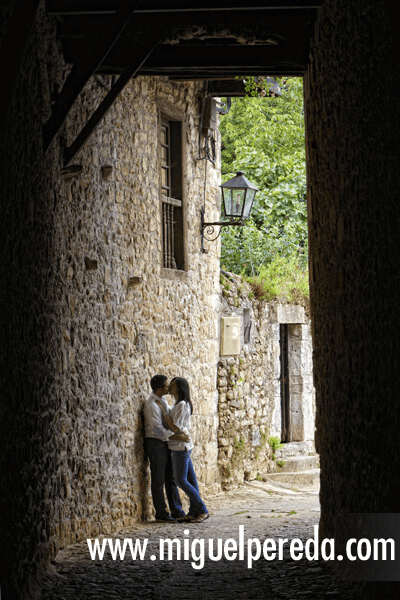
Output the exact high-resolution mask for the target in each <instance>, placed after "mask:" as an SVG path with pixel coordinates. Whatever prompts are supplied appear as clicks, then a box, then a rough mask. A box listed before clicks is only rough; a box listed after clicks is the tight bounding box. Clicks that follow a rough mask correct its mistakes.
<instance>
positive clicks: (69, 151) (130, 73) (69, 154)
mask: <svg viewBox="0 0 400 600" xmlns="http://www.w3.org/2000/svg"><path fill="white" fill-rule="evenodd" d="M161 35H162V33H161V32H160V31H159V32H157V31H153V37H152V38H148V39H147V43H146V44H142V45H141V46H140V47H139V48H138V49H137V51H136V52H133V55H134V56H135V61H134V62H133V63H132V64H131V65H130V66H129V67H128V68H127V69H126V70H125V71H124V72H123V73H122V75H121V76H120V77H119V78H118V81H117V82H116V83H115V84H114V85H113V87H112V88H111V90H110V91H109V92H108V94H107V96H106V97H105V98H104V100H103V101H102V102H101V104H100V105H99V107H98V108H97V109H96V110H95V112H94V113H93V115H92V116H91V117H90V119H89V121H88V122H87V123H86V125H85V126H84V127H83V129H82V131H81V132H80V134H79V135H78V136H77V138H76V139H75V141H74V142H73V143H72V144H71V145H70V146H68V147H67V148H66V149H65V152H64V166H65V167H66V166H67V165H68V164H69V163H70V162H71V161H72V159H73V158H74V157H75V155H76V154H77V153H78V152H79V150H80V149H81V148H82V147H83V145H84V144H85V143H86V142H87V141H88V140H89V139H90V137H91V136H92V134H93V133H94V131H95V129H96V127H97V125H98V124H99V123H100V121H101V120H102V118H103V117H104V115H105V114H106V113H107V112H108V111H109V110H110V108H111V107H112V105H113V103H114V102H115V100H116V98H117V97H118V96H119V94H120V93H121V92H122V90H123V89H124V87H125V86H126V85H127V83H128V82H129V81H130V79H131V78H132V77H134V76H135V75H136V73H137V72H138V70H139V69H140V67H141V66H142V65H143V63H144V62H145V61H146V59H147V58H148V56H150V54H151V53H152V51H153V49H154V48H155V47H156V46H157V45H158V43H159V42H160V40H161Z"/></svg>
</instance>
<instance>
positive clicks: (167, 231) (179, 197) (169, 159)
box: [160, 117, 185, 271]
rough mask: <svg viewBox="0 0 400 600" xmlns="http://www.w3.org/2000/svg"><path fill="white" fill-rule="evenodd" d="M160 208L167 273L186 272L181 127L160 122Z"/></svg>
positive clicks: (176, 123) (177, 124)
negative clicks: (169, 271) (173, 271)
mask: <svg viewBox="0 0 400 600" xmlns="http://www.w3.org/2000/svg"><path fill="white" fill-rule="evenodd" d="M160 146H161V205H162V231H163V257H162V264H163V267H164V269H176V270H180V271H184V270H185V243H184V237H185V236H184V216H183V211H184V198H183V184H182V182H183V174H182V171H183V168H182V123H181V122H180V121H177V120H172V119H169V118H167V117H162V118H161V140H160Z"/></svg>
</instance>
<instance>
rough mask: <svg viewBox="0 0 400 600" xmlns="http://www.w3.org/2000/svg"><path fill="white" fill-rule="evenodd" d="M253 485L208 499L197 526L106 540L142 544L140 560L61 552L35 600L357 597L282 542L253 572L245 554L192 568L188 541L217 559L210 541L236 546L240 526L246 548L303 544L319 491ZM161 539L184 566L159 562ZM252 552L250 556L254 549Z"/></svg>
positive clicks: (79, 549)
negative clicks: (173, 545)
mask: <svg viewBox="0 0 400 600" xmlns="http://www.w3.org/2000/svg"><path fill="white" fill-rule="evenodd" d="M256 486H257V487H254V486H251V485H245V486H242V487H241V488H239V489H237V490H232V491H230V492H224V493H221V494H218V495H214V496H212V497H211V496H210V497H208V498H207V499H206V504H207V506H208V508H209V511H210V514H211V516H210V518H209V519H208V520H206V521H204V522H203V523H201V524H196V525H195V524H187V523H183V524H177V523H176V524H169V523H168V524H166V523H156V522H149V523H144V524H140V523H139V524H137V526H135V528H130V529H129V530H126V531H122V532H120V533H119V535H118V536H113V538H114V539H116V538H119V539H121V540H123V539H124V538H132V539H133V545H135V542H136V540H137V539H140V540H141V541H143V540H145V539H147V540H148V545H147V549H146V555H145V558H144V559H143V560H140V559H138V558H137V559H136V560H132V558H131V555H130V554H129V557H128V555H127V556H126V557H125V559H124V560H120V559H117V560H113V559H112V557H111V554H110V551H109V549H108V548H107V550H106V552H105V554H104V558H103V560H99V559H96V560H92V559H91V557H90V553H89V550H88V546H87V543H86V542H85V543H80V544H75V545H73V546H70V547H68V548H66V549H64V550H62V551H61V552H60V553H59V554H58V556H57V557H56V559H55V560H54V561H53V563H52V565H50V568H49V570H48V574H47V576H46V579H45V581H44V582H43V586H42V589H41V592H40V595H39V599H40V600H56V599H57V600H80V599H81V600H84V599H92V598H96V599H97V600H114V599H115V600H116V599H124V598H126V599H137V598H138V599H142V598H150V599H153V598H154V599H155V598H157V599H160V600H163V599H170V598H174V597H177V598H180V599H183V600H186V599H188V600H189V599H190V600H196V599H201V600H214V599H217V598H218V599H221V598H222V599H225V598H237V597H242V598H249V599H250V598H253V599H261V598H262V599H264V598H269V599H271V600H278V599H289V600H291V599H294V598H305V599H307V598H310V599H313V600H314V599H318V600H319V599H320V598H321V599H325V598H326V599H328V598H329V599H336V598H338V599H339V598H340V599H345V600H352V599H354V598H361V597H362V594H361V593H360V592H361V591H360V589H359V587H357V586H358V584H348V583H347V584H344V583H342V582H340V581H339V580H338V579H337V578H336V576H335V570H334V568H332V565H331V563H328V562H324V561H308V560H306V559H302V560H299V561H294V560H292V559H291V558H290V555H289V548H288V544H284V545H283V560H278V558H276V559H275V560H270V561H267V560H265V559H264V558H263V556H262V555H261V558H260V559H259V560H255V561H254V562H253V563H252V568H249V567H248V563H247V552H245V553H244V560H239V559H238V558H236V559H235V560H228V559H227V558H226V557H225V556H224V557H223V558H222V559H221V560H219V561H211V560H210V559H209V558H206V560H205V564H204V567H203V568H201V569H195V568H193V567H192V565H191V562H193V561H194V559H195V556H194V554H195V553H196V552H198V551H199V544H200V543H199V542H196V543H195V545H194V546H193V547H192V545H191V544H192V542H193V540H194V539H195V538H197V539H203V540H204V543H205V548H206V553H208V540H209V538H213V540H214V552H215V553H216V552H217V539H221V540H224V542H223V543H224V544H225V540H227V539H228V538H233V539H235V540H236V541H238V540H239V528H240V526H243V528H244V529H243V531H244V541H245V548H246V543H247V539H248V538H257V539H258V540H259V541H260V543H261V544H262V543H263V542H264V540H265V539H266V538H273V539H274V540H275V541H276V543H277V544H279V539H281V540H283V539H285V538H288V539H289V542H290V540H291V539H293V538H300V539H301V540H302V541H303V542H305V541H306V540H307V539H308V538H313V537H314V526H315V525H317V524H318V521H319V514H320V513H319V499H318V492H316V491H314V492H304V491H303V492H298V493H294V492H292V493H290V492H289V493H271V492H268V491H267V487H266V486H264V488H263V484H262V483H260V484H258V482H257V484H256ZM104 537H106V536H104ZM160 538H170V539H174V538H178V539H180V541H181V543H182V552H183V549H184V547H185V542H184V540H186V547H188V548H189V556H188V558H189V560H184V556H183V555H182V556H181V560H179V561H178V560H172V557H171V560H167V559H164V560H160V558H159V556H160V548H159V540H160ZM100 539H101V538H100ZM188 540H190V542H189V541H188ZM196 544H197V545H196ZM231 544H233V543H231ZM232 547H233V546H232ZM192 548H193V549H194V550H193V554H192V550H191V549H192ZM252 552H253V553H254V554H255V552H256V547H255V546H253V547H252ZM127 554H128V553H127ZM151 557H152V558H151ZM195 564H196V562H195ZM197 565H199V562H198V561H197Z"/></svg>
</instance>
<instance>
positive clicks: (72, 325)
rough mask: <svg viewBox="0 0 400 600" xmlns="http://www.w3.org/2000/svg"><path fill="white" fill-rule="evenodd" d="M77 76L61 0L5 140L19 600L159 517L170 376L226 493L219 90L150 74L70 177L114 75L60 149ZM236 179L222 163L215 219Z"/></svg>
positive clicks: (10, 422)
mask: <svg viewBox="0 0 400 600" xmlns="http://www.w3.org/2000/svg"><path fill="white" fill-rule="evenodd" d="M67 72H68V66H66V65H64V64H63V61H62V57H61V49H60V46H59V43H58V42H57V38H56V23H55V21H53V20H52V19H49V18H47V17H46V15H45V13H44V2H43V3H41V5H40V8H39V13H38V16H37V20H36V22H35V24H34V26H33V31H32V35H31V38H30V39H29V41H28V44H27V48H26V52H25V55H24V59H23V65H22V68H21V72H20V74H19V78H18V82H17V88H16V90H15V94H14V97H13V102H12V105H11V108H10V110H9V112H8V114H7V117H6V123H7V127H6V130H5V131H4V132H3V133H2V138H1V167H2V179H3V190H2V191H3V204H2V219H1V224H0V229H1V235H0V238H1V240H2V260H1V277H2V286H1V292H0V294H1V299H0V306H1V316H0V319H1V339H2V347H1V363H2V364H1V368H2V396H3V398H4V400H3V401H2V406H1V418H0V421H1V439H2V452H1V459H0V460H1V472H2V482H1V506H0V508H1V514H2V520H1V521H2V522H1V531H0V539H1V545H2V549H3V553H2V555H4V556H5V558H4V561H3V560H2V562H1V570H2V573H1V583H2V589H3V591H4V593H6V591H7V590H8V589H12V590H13V592H12V593H13V594H14V595H13V597H17V596H18V593H21V594H22V590H23V589H24V586H25V585H27V582H28V579H29V577H30V580H29V581H30V585H32V586H33V585H34V580H35V578H36V577H37V576H38V573H39V571H40V566H41V565H42V566H43V565H44V564H45V563H46V561H47V560H48V559H49V558H51V557H52V556H54V555H55V554H56V552H57V551H58V550H59V549H60V548H61V547H63V546H65V545H66V544H70V543H72V542H75V541H78V540H82V539H84V538H86V537H93V536H96V535H98V534H99V533H100V532H102V533H107V532H112V531H116V530H117V529H120V528H122V527H124V526H127V525H129V524H130V523H132V522H133V521H136V520H138V519H146V518H148V517H151V514H152V506H151V500H150V496H149V474H148V467H147V461H146V460H145V457H144V452H143V423H142V417H141V410H142V407H143V403H144V400H145V398H146V396H147V395H148V393H149V391H150V388H149V381H150V378H151V376H152V375H154V374H155V373H157V372H163V373H165V374H166V375H167V376H168V377H172V376H173V375H180V376H184V377H186V378H187V379H188V380H189V382H190V384H191V389H192V398H193V403H194V412H195V416H194V419H193V422H194V436H193V437H194V441H195V446H196V448H195V452H194V462H195V465H196V472H197V475H198V478H199V482H200V487H201V489H202V490H203V489H204V488H205V487H207V489H210V490H214V491H215V490H218V489H220V484H219V472H218V468H217V464H216V460H217V415H216V406H217V392H216V386H215V382H216V375H217V370H216V369H217V362H218V327H217V313H216V308H217V307H218V295H219V259H218V252H219V246H218V244H214V245H212V246H210V248H209V254H207V255H204V254H201V253H200V243H201V240H200V208H201V206H202V204H203V187H204V170H205V161H198V160H196V158H197V157H198V152H199V149H198V132H199V123H200V119H199V117H198V115H199V114H200V112H201V104H202V89H203V86H202V84H194V83H192V84H188V85H185V84H176V83H173V82H168V81H167V80H163V79H160V78H158V79H157V78H146V79H144V78H142V79H137V80H134V81H132V82H131V84H129V85H128V86H127V88H126V89H125V90H124V92H123V93H122V94H121V96H120V97H119V98H118V100H117V101H116V103H115V105H114V107H113V108H112V109H111V110H110V112H109V113H108V114H107V115H106V117H105V118H104V120H103V122H102V123H101V125H100V126H99V128H98V129H97V130H96V132H95V133H94V135H93V136H92V138H91V139H90V141H89V143H88V144H87V145H86V146H85V147H84V148H83V149H82V150H81V151H80V153H79V154H78V155H77V157H76V158H75V159H74V163H75V164H79V165H80V166H82V170H81V172H80V174H79V175H77V176H75V177H69V176H68V175H65V176H63V175H62V167H63V162H62V148H63V144H64V143H65V142H66V143H67V144H70V143H71V142H72V141H73V139H74V137H75V135H76V134H77V133H78V132H79V130H80V128H81V127H82V125H83V124H84V123H85V122H86V121H87V119H88V117H89V116H90V114H91V113H92V111H93V108H94V107H95V106H97V104H98V103H99V101H100V100H101V98H103V97H104V95H105V94H106V93H107V91H108V89H109V85H110V80H109V78H96V77H95V78H92V79H91V80H90V82H89V83H88V84H87V85H86V87H85V88H84V90H83V91H82V93H81V95H80V97H79V99H78V100H77V101H76V103H75V105H74V108H73V110H72V111H71V114H70V115H69V117H68V119H67V122H66V123H65V125H64V127H63V129H62V131H61V133H60V136H58V137H57V138H56V139H55V140H54V141H53V143H52V144H51V146H50V148H49V151H48V153H47V154H46V156H44V155H43V150H42V125H43V124H44V123H45V122H46V121H47V119H48V117H49V116H50V110H51V102H50V100H51V92H53V91H54V90H55V89H56V88H57V87H58V88H60V87H61V86H62V83H63V81H64V79H65V77H66V74H67ZM161 111H163V112H165V113H167V114H169V112H171V113H172V114H173V116H174V118H176V117H177V116H178V117H180V118H181V119H182V124H183V129H184V139H185V144H186V146H185V160H186V164H185V178H184V188H185V197H186V201H187V207H186V210H187V231H186V239H187V249H188V250H187V270H186V271H184V272H183V271H182V272H179V273H178V272H175V271H173V270H165V269H162V268H161V267H162V229H161V208H160V168H159V156H158V152H159V142H158V139H159V138H158V128H159V116H160V112H161ZM217 135H218V134H217ZM104 167H107V168H106V169H105V168H104ZM218 178H219V170H218V165H217V167H216V168H213V167H212V165H211V164H208V166H207V183H208V185H207V197H206V215H207V218H208V219H209V220H211V221H212V220H215V219H216V218H217V217H218V215H219V190H218V183H219V179H218ZM9 524H12V528H10V527H9V526H8V525H9ZM5 549H7V551H6V552H4V551H5ZM10 574H11V575H12V577H13V578H14V581H13V582H10ZM7 586H11V587H10V588H8V587H7ZM17 589H18V591H16V590H17ZM10 597H11V596H10Z"/></svg>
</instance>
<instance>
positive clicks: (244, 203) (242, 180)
mask: <svg viewBox="0 0 400 600" xmlns="http://www.w3.org/2000/svg"><path fill="white" fill-rule="evenodd" d="M220 187H221V190H222V199H223V203H224V212H225V216H226V217H228V218H231V219H248V218H249V216H250V211H251V207H252V206H253V200H254V196H255V193H256V191H257V188H256V187H255V186H254V185H253V184H252V183H250V181H249V180H248V179H246V177H244V173H243V171H238V172H237V174H236V177H233V178H232V179H230V180H229V181H227V182H226V183H223V184H222V185H221V186H220Z"/></svg>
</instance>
